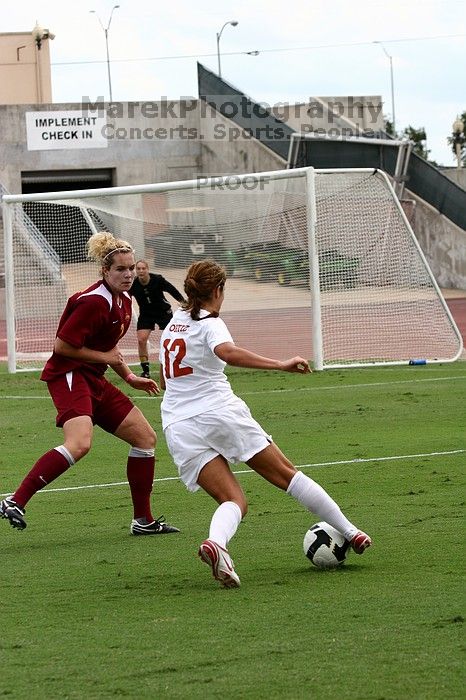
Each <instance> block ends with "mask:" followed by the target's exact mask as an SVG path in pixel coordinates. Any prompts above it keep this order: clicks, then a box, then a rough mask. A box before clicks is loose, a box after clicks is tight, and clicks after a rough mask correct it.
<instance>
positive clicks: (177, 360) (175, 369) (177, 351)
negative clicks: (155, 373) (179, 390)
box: [163, 338, 193, 379]
mask: <svg viewBox="0 0 466 700" xmlns="http://www.w3.org/2000/svg"><path fill="white" fill-rule="evenodd" d="M163 349H164V371H165V378H166V379H172V378H176V377H184V376H186V375H187V374H192V373H193V368H192V367H180V364H181V362H182V361H183V358H184V357H185V355H186V343H185V341H184V339H183V338H175V340H170V338H167V339H166V340H164V341H163ZM170 353H174V357H173V363H171V362H170V360H171V357H170ZM170 365H171V366H170Z"/></svg>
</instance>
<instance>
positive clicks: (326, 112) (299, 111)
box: [273, 95, 384, 137]
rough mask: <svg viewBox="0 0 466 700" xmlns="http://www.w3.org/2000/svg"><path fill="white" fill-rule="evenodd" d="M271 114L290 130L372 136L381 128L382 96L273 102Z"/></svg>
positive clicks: (336, 134)
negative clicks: (291, 102) (301, 102)
mask: <svg viewBox="0 0 466 700" xmlns="http://www.w3.org/2000/svg"><path fill="white" fill-rule="evenodd" d="M273 113H274V115H275V116H276V117H277V119H281V120H282V121H284V122H285V123H286V124H288V125H289V126H290V127H291V128H292V129H294V131H298V132H299V131H302V132H304V133H317V134H322V135H324V134H328V135H330V136H346V137H348V136H358V135H359V136H363V135H364V134H365V135H366V136H369V137H370V136H373V135H374V134H376V133H378V132H379V131H382V130H383V129H384V119H383V106H382V98H381V97H380V96H379V95H373V96H359V97H358V96H349V97H347V96H339V97H312V98H310V100H309V102H307V103H303V104H296V105H283V106H280V105H275V106H274V108H273Z"/></svg>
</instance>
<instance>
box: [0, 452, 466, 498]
mask: <svg viewBox="0 0 466 700" xmlns="http://www.w3.org/2000/svg"><path fill="white" fill-rule="evenodd" d="M464 452H466V449H458V450H447V451H444V452H420V453H419V454H412V455H392V456H388V457H365V458H357V459H342V460H338V461H335V462H313V463H311V464H297V465H296V468H297V469H313V468H317V467H333V466H339V465H342V464H361V463H363V462H389V461H393V460H399V459H417V458H419V457H446V456H449V455H458V454H463V453H464ZM255 473H256V472H254V471H253V470H252V469H239V470H236V471H234V472H233V474H255ZM164 481H179V477H177V476H164V477H161V478H160V479H155V480H154V483H162V482H164ZM127 485H128V482H127V481H114V482H111V483H109V484H87V485H82V486H66V487H64V488H58V489H42V490H41V491H38V492H37V493H38V494H42V493H59V492H63V491H82V490H84V489H106V488H112V487H114V486H127ZM10 493H11V492H9V493H0V498H4V497H5V496H9V495H10Z"/></svg>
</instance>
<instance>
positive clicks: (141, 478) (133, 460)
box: [126, 457, 155, 522]
mask: <svg viewBox="0 0 466 700" xmlns="http://www.w3.org/2000/svg"><path fill="white" fill-rule="evenodd" d="M154 473H155V457H128V464H127V467H126V474H127V476H128V481H129V488H130V489H131V498H132V499H133V509H134V518H147V520H148V522H152V521H153V520H154V518H153V517H152V512H151V509H150V494H151V492H152V484H153V481H154Z"/></svg>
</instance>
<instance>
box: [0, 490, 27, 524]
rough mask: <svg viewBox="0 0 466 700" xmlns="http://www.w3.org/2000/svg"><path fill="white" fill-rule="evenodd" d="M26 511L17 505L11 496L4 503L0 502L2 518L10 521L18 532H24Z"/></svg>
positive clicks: (0, 515)
mask: <svg viewBox="0 0 466 700" xmlns="http://www.w3.org/2000/svg"><path fill="white" fill-rule="evenodd" d="M25 512H26V511H25V510H24V509H23V508H20V506H19V505H18V504H17V503H15V501H14V500H13V499H12V498H11V496H7V498H5V499H4V500H3V501H0V517H1V518H5V519H6V520H9V521H10V525H11V527H14V528H16V529H17V530H24V529H25V527H26V521H25V519H24V513H25Z"/></svg>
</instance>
